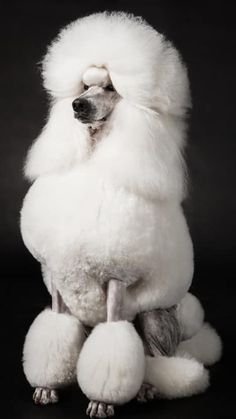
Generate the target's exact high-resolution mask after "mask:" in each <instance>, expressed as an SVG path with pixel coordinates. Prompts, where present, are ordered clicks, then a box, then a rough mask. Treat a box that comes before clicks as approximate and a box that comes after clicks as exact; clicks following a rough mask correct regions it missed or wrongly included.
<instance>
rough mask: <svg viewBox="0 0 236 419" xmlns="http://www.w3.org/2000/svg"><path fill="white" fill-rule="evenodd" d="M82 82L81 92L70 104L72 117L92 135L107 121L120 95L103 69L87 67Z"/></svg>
mask: <svg viewBox="0 0 236 419" xmlns="http://www.w3.org/2000/svg"><path fill="white" fill-rule="evenodd" d="M82 81H83V91H82V93H80V94H79V95H78V97H77V98H75V99H74V100H73V102H72V107H73V110H74V117H75V118H76V119H78V120H79V121H81V122H82V123H83V124H87V125H88V128H89V129H90V131H91V133H94V132H95V131H97V130H99V128H101V127H102V125H103V123H105V122H106V121H107V119H108V117H109V115H111V113H112V111H113V109H114V107H115V105H116V103H117V102H118V101H119V99H120V95H119V94H118V93H117V91H116V90H115V88H114V86H113V84H112V81H111V79H110V77H109V73H108V71H107V70H106V69H105V68H98V67H89V68H88V69H87V70H86V71H85V73H84V74H83V79H82Z"/></svg>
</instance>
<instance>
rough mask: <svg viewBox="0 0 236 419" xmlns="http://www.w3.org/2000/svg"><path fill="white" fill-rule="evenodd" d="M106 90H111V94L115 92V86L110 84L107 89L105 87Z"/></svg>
mask: <svg viewBox="0 0 236 419" xmlns="http://www.w3.org/2000/svg"><path fill="white" fill-rule="evenodd" d="M104 89H105V90H109V91H110V92H114V90H115V89H114V86H113V84H111V83H110V84H108V85H107V86H106V87H104Z"/></svg>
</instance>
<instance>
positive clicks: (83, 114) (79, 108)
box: [72, 98, 94, 124]
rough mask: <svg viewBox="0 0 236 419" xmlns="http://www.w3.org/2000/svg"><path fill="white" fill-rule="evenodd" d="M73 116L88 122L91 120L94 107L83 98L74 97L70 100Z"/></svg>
mask: <svg viewBox="0 0 236 419" xmlns="http://www.w3.org/2000/svg"><path fill="white" fill-rule="evenodd" d="M72 107H73V110H74V117H75V118H77V119H79V120H80V121H81V122H83V123H85V124H86V123H89V122H91V121H92V120H93V114H94V108H93V106H92V104H91V103H90V102H89V101H88V100H87V99H84V98H78V99H75V100H74V101H73V102H72Z"/></svg>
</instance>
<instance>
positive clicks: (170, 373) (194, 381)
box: [144, 356, 209, 399]
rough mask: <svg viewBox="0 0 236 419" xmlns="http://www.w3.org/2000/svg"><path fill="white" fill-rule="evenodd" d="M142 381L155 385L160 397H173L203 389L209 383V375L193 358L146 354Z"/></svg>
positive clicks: (199, 391)
mask: <svg viewBox="0 0 236 419" xmlns="http://www.w3.org/2000/svg"><path fill="white" fill-rule="evenodd" d="M144 381H145V382H146V383H149V384H152V385H153V386H154V387H156V389H157V390H158V392H159V395H160V397H163V398H167V399H174V398H178V397H187V396H192V395H194V394H198V393H202V392H203V391H205V390H206V388H207V387H208V385H209V375H208V371H207V370H206V369H205V368H204V367H203V365H202V364H200V363H199V362H198V361H196V360H195V359H190V358H184V357H179V356H175V357H169V358H168V357H165V356H158V357H155V358H153V357H149V356H147V357H146V374H145V379H144Z"/></svg>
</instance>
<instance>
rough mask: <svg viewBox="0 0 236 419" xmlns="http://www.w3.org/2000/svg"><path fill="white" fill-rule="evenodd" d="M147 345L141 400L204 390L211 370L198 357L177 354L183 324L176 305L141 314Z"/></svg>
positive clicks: (174, 396)
mask: <svg viewBox="0 0 236 419" xmlns="http://www.w3.org/2000/svg"><path fill="white" fill-rule="evenodd" d="M138 320H139V328H140V330H141V336H142V338H143V340H144V342H145V346H146V354H147V356H146V373H145V380H144V385H143V386H142V388H141V390H140V392H139V395H138V400H140V401H146V400H148V399H150V398H154V397H161V398H178V397H186V396H191V395H193V394H198V393H201V392H203V391H204V390H205V389H206V388H207V386H208V382H209V380H208V372H207V371H206V370H205V368H204V367H203V365H202V364H201V363H199V362H198V361H197V360H195V359H190V358H189V357H187V358H186V357H185V356H179V355H177V353H176V352H177V348H178V345H179V343H180V340H181V338H182V328H181V325H180V323H179V319H178V313H177V311H176V308H175V307H172V308H171V309H165V310H164V309H163V310H159V309H158V310H152V311H149V312H145V313H140V314H139V315H138Z"/></svg>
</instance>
